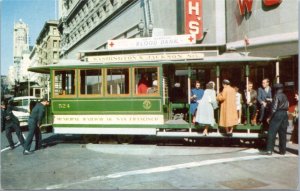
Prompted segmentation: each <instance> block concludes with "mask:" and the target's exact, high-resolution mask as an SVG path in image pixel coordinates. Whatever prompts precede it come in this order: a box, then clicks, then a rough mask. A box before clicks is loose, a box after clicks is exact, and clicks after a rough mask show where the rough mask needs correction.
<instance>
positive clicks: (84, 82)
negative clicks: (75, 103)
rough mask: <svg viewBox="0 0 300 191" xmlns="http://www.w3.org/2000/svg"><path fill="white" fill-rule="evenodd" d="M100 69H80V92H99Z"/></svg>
mask: <svg viewBox="0 0 300 191" xmlns="http://www.w3.org/2000/svg"><path fill="white" fill-rule="evenodd" d="M101 89H102V72H101V70H80V94H82V95H91V94H101V93H102V91H101Z"/></svg>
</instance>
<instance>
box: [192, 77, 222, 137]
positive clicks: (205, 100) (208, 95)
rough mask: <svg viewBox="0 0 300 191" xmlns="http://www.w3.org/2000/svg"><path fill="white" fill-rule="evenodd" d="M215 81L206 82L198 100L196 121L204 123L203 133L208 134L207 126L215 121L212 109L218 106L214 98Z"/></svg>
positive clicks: (212, 124)
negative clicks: (201, 95) (202, 93)
mask: <svg viewBox="0 0 300 191" xmlns="http://www.w3.org/2000/svg"><path fill="white" fill-rule="evenodd" d="M214 89H215V83H214V82H213V81H210V82H208V83H207V84H206V90H205V91H204V95H203V97H202V99H201V100H199V101H198V108H197V112H196V122H197V123H199V124H200V125H204V126H205V127H204V131H203V135H204V136H207V135H208V127H209V126H214V125H215V123H216V120H215V116H214V110H215V109H216V108H217V107H218V102H217V99H216V91H215V90H214Z"/></svg>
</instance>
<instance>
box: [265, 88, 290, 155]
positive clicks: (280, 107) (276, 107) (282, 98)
mask: <svg viewBox="0 0 300 191" xmlns="http://www.w3.org/2000/svg"><path fill="white" fill-rule="evenodd" d="M274 89H275V91H276V93H275V96H274V98H273V101H272V110H271V114H270V116H269V118H268V119H267V122H268V123H269V124H270V126H269V131H268V141H267V151H266V154H267V155H272V152H273V149H274V145H275V139H276V134H277V133H278V134H279V152H280V154H281V155H284V154H285V152H286V132H287V127H288V125H289V123H288V109H289V102H288V99H287V96H286V95H285V94H284V93H283V85H282V84H275V85H274Z"/></svg>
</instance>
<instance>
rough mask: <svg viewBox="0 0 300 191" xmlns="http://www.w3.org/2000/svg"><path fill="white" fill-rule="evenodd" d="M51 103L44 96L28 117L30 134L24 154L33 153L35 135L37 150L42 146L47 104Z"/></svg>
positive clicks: (25, 144)
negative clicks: (42, 127) (31, 148)
mask: <svg viewBox="0 0 300 191" xmlns="http://www.w3.org/2000/svg"><path fill="white" fill-rule="evenodd" d="M47 105H49V102H48V100H47V99H46V98H43V99H42V100H41V101H40V102H39V103H37V104H36V105H35V106H34V108H33V109H32V112H31V115H30V116H29V119H28V129H29V131H28V135H27V138H26V140H25V143H24V151H23V154H24V155H29V154H32V153H33V152H32V151H30V147H31V143H32V139H33V136H34V135H35V141H36V142H35V150H38V149H40V148H41V146H42V134H41V130H40V127H41V124H42V120H43V118H44V116H45V106H47Z"/></svg>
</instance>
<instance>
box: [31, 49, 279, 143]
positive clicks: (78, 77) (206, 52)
mask: <svg viewBox="0 0 300 191" xmlns="http://www.w3.org/2000/svg"><path fill="white" fill-rule="evenodd" d="M276 68H277V67H276V59H273V58H264V57H251V56H248V55H247V54H244V53H239V52H225V53H223V54H220V51H219V50H218V48H217V47H214V46H211V47H208V46H201V45H192V46H182V47H175V48H174V47H173V48H171V47H169V48H152V49H136V50H92V51H83V52H81V53H80V60H61V62H60V63H58V64H53V65H48V66H41V67H32V68H30V69H29V71H33V72H40V73H49V74H50V79H51V94H50V97H51V110H52V114H53V116H54V120H53V128H54V133H58V134H89V135H130V136H136V135H151V136H158V137H183V138H198V137H199V138H200V137H203V135H202V133H199V129H201V128H202V127H201V126H198V125H194V124H193V123H192V121H191V116H190V115H189V112H188V109H189V105H190V99H189V98H190V92H191V87H192V84H193V81H195V80H199V81H200V82H201V84H202V86H203V85H205V84H206V83H207V82H208V81H215V83H216V87H217V89H216V91H217V92H219V91H220V89H221V86H220V81H222V80H223V79H225V78H227V79H229V80H230V81H231V82H232V83H234V84H238V85H240V88H242V90H244V89H245V88H246V84H247V83H248V81H249V79H251V80H252V81H253V82H254V84H256V85H260V83H261V80H262V79H263V78H264V77H274V76H275V78H271V79H272V80H274V81H276V80H278V79H277V78H279V71H278V70H276ZM175 84H177V89H178V84H180V88H179V89H180V90H181V91H182V92H181V93H180V94H177V93H176V92H175V91H174V89H176V88H175V87H174V86H176V85H175ZM218 113H219V112H218V111H216V112H215V117H216V121H217V122H218ZM246 116H248V117H247V121H246V123H245V124H240V125H238V126H237V127H236V128H235V130H234V133H233V136H232V138H262V137H264V136H265V133H264V130H263V127H262V126H258V125H251V124H250V119H249V115H248V113H247V115H246ZM222 129H223V128H222V127H219V126H218V125H217V124H216V125H215V126H213V127H210V133H209V135H208V136H207V137H224V136H223V134H222Z"/></svg>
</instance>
